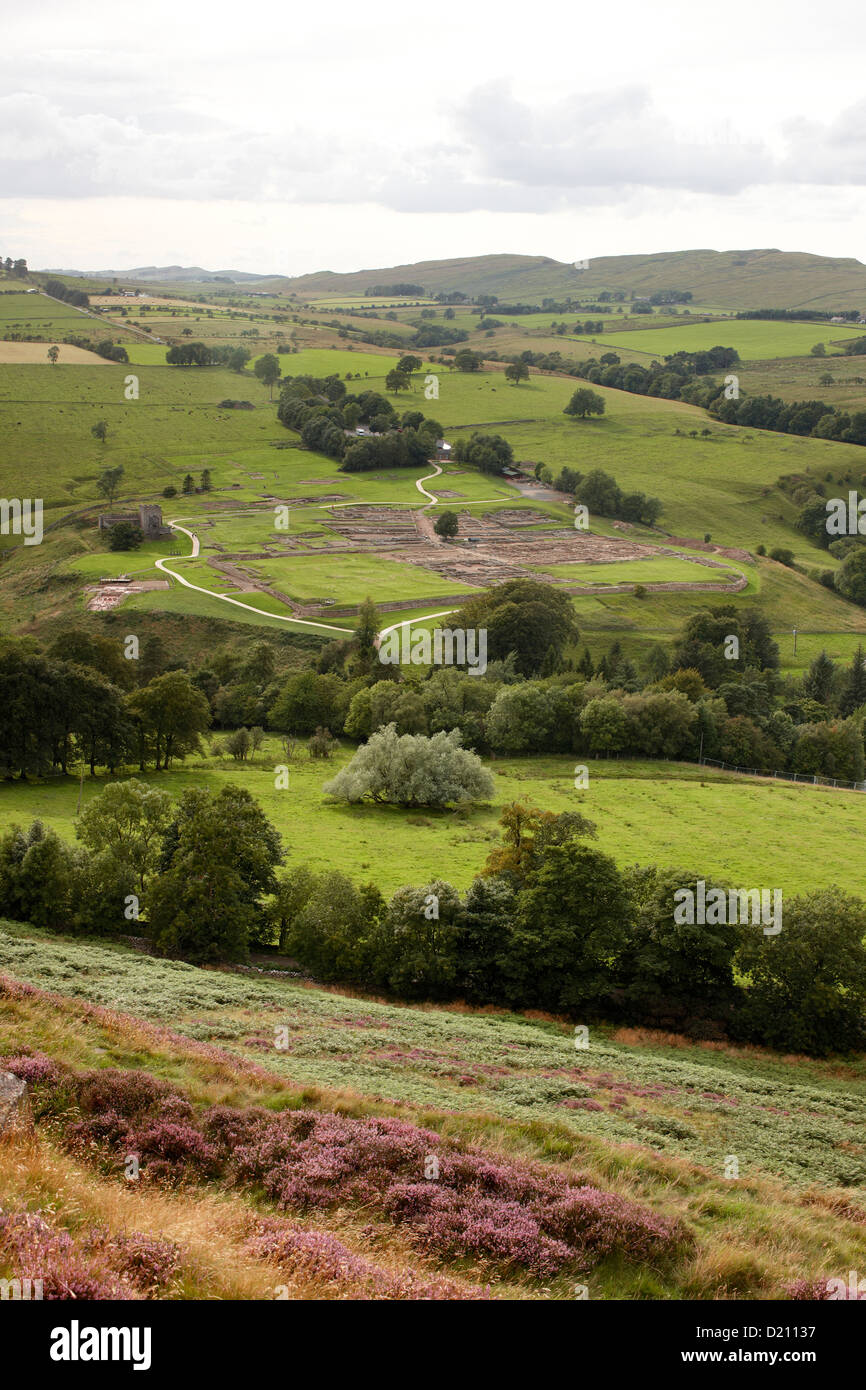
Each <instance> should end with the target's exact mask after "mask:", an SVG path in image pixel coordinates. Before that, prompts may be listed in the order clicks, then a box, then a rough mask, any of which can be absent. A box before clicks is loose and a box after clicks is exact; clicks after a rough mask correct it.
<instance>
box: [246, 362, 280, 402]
mask: <svg viewBox="0 0 866 1390" xmlns="http://www.w3.org/2000/svg"><path fill="white" fill-rule="evenodd" d="M253 371H254V372H255V374H256V376H257V377H258V378H259V381H262V382H264V384H265V386H267V387H268V390H269V392H270V395H269V397H268V399H269V400H273V399H274V385H275V383H276V382H277V381H279V379H280V377H281V376H282V367H281V366H280V359H279V358H278V357H277V356H276V355H275V354H274V353H273V352H266V353H265V354H264V356H263V357H260V358H259V360H258V361H257V362H256V364H255V366H254V367H253Z"/></svg>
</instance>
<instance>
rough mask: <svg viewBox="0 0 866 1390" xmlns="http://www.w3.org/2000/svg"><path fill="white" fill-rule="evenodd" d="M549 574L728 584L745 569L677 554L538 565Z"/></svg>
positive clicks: (576, 580) (591, 580)
mask: <svg viewBox="0 0 866 1390" xmlns="http://www.w3.org/2000/svg"><path fill="white" fill-rule="evenodd" d="M535 568H536V569H538V570H540V571H542V572H543V573H545V574H552V575H555V577H556V578H557V579H565V580H567V581H568V582H569V584H668V583H696V584H728V583H730V582H731V580H732V579H734V578H735V577H736V575H737V574H741V573H742V570H741V569H724V570H719V569H710V568H709V566H707V565H698V564H695V563H694V561H691V560H678V559H676V558H675V557H674V556H666V557H664V558H660V559H658V560H656V559H652V558H650V559H635V560H613V561H611V562H610V563H609V564H601V565H592V564H586V563H582V562H581V561H575V562H574V563H573V564H564V565H544V566H542V565H536V566H535Z"/></svg>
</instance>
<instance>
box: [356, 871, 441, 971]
mask: <svg viewBox="0 0 866 1390" xmlns="http://www.w3.org/2000/svg"><path fill="white" fill-rule="evenodd" d="M459 912H460V898H459V896H458V894H457V891H456V890H455V889H454V888H453V887H452V885H451V884H450V883H446V882H445V881H444V880H442V879H435V880H434V881H433V882H432V883H428V884H427V885H426V886H425V887H424V888H400V889H398V890H397V892H396V893H395V894H394V896H393V898H392V899H391V901H390V903H389V904H388V908H387V912H386V913H385V914H384V916H383V917H382V919H381V921H380V923H379V925H378V929H377V930H376V931H374V933H373V939H372V941H371V951H370V954H371V957H372V961H371V966H372V970H373V972H374V974H375V976H376V979H377V982H378V983H380V984H381V985H382V986H384V987H385V988H386V989H388V990H390V991H392V992H393V993H394V994H397V995H399V997H400V998H401V999H448V998H451V997H452V996H453V994H454V992H455V985H456V980H457V950H456V947H457V930H456V919H457V917H458V914H459Z"/></svg>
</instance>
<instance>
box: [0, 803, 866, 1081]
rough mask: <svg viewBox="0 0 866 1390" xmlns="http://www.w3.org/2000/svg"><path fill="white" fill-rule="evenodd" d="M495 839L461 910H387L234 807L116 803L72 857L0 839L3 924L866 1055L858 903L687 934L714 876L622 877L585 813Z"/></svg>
mask: <svg viewBox="0 0 866 1390" xmlns="http://www.w3.org/2000/svg"><path fill="white" fill-rule="evenodd" d="M500 825H501V827H502V834H501V838H500V841H499V843H498V844H497V845H496V846H495V847H494V848H493V849H492V850H491V852H490V854H489V856H488V858H487V861H486V863H485V864H484V866H483V868H482V870H481V873H480V874H479V875H478V876H476V878H475V879H474V880H473V882H472V884H471V886H470V888H469V889H468V891H467V892H466V893H465V894H463V895H461V894H460V893H459V892H458V891H457V890H456V889H455V888H454V887H453V885H452V884H450V883H449V882H448V881H447V880H443V879H435V880H433V881H432V882H430V883H427V884H425V885H423V886H420V887H411V886H407V887H404V888H401V889H398V891H397V892H396V893H394V894H393V895H392V897H391V898H390V900H388V901H386V899H385V897H384V896H383V894H382V893H381V891H380V890H379V889H378V887H377V886H376V885H375V884H372V883H367V884H364V885H361V886H357V885H356V884H354V883H353V882H352V880H351V879H349V878H348V877H347V876H346V875H344V874H342V873H340V872H338V871H329V872H326V873H322V874H317V873H314V872H312V871H311V870H310V869H309V868H308V867H307V866H306V865H303V864H299V865H296V866H295V867H293V868H290V869H288V870H285V869H283V868H282V865H283V861H284V859H285V853H286V851H285V847H284V846H283V844H282V841H281V838H280V836H279V834H278V832H277V830H276V829H275V827H274V826H273V825H272V824H271V823H270V821H269V820H268V818H267V816H266V815H265V813H264V812H263V810H262V808H261V806H260V805H259V804H258V803H257V802H256V801H255V799H254V798H253V797H252V796H251V795H250V794H249V792H247V791H245V790H244V789H243V788H237V787H224V788H223V789H222V790H221V791H219V792H218V793H216V794H213V793H209V792H207V791H205V790H203V789H198V788H197V789H190V790H187V791H185V792H184V793H183V794H182V795H181V796H180V797H179V798H177V799H174V798H172V797H170V796H168V795H167V794H166V793H165V792H162V791H159V790H157V789H154V788H152V787H150V786H148V785H146V784H144V783H141V782H136V781H131V782H124V783H112V784H109V785H108V786H107V787H106V788H105V790H104V791H103V792H102V794H101V795H100V796H99V797H98V798H96V799H95V800H94V801H92V802H91V803H90V804H89V805H88V806H87V807H86V809H85V810H84V811H83V812H82V814H81V815H80V816H79V818H78V821H77V825H76V836H77V840H78V841H79V843H78V844H76V845H68V844H66V843H65V842H64V841H62V840H61V839H60V837H59V836H58V835H57V834H56V833H55V832H54V831H52V830H50V829H46V828H45V827H44V826H43V825H42V824H41V823H40V822H38V821H37V822H34V823H33V824H32V825H31V826H30V827H29V829H27V830H23V829H21V828H19V827H13V828H12V829H10V830H9V831H8V832H7V833H6V834H5V835H4V836H3V837H2V839H0V913H2V914H3V915H5V916H7V917H10V918H12V919H13V920H16V921H27V922H32V923H33V924H34V925H35V926H38V927H43V928H48V929H51V930H55V931H72V932H79V933H97V934H102V935H121V934H123V933H127V932H130V931H132V932H134V933H136V934H139V935H140V934H141V932H142V931H143V930H145V931H146V932H147V934H148V936H149V937H150V939H151V940H152V942H153V945H154V947H155V949H156V950H157V951H158V952H159V953H160V954H163V955H168V956H173V957H181V958H183V959H186V960H190V961H193V962H196V963H219V962H224V961H226V962H233V961H235V962H237V961H243V960H245V959H246V958H247V956H248V953H249V950H250V948H251V947H259V948H262V947H268V946H270V947H273V948H276V949H278V950H279V951H281V952H283V953H285V954H288V955H289V956H290V957H292V958H293V959H295V960H296V961H297V962H298V963H299V964H300V965H301V966H302V967H303V968H304V969H306V970H308V971H309V972H310V973H311V974H312V975H313V976H314V977H315V978H316V979H317V980H319V981H322V982H325V983H339V984H346V985H351V986H354V987H360V988H362V989H367V990H374V991H376V992H384V993H386V994H389V995H392V996H394V997H396V998H399V999H401V1000H408V1001H418V1000H431V1001H436V1002H447V1001H449V1000H456V999H462V1000H465V1001H466V1002H468V1003H470V1004H472V1005H475V1006H485V1005H488V1006H489V1005H492V1006H496V1007H500V1008H509V1009H517V1010H524V1009H543V1010H546V1011H549V1012H552V1013H555V1014H565V1015H566V1016H567V1017H569V1018H570V1019H572V1020H575V1021H577V1022H581V1023H589V1022H592V1021H594V1020H610V1021H617V1022H621V1023H628V1024H632V1025H634V1024H641V1025H648V1026H652V1027H662V1028H665V1029H671V1028H675V1029H677V1030H678V1031H682V1032H686V1033H688V1034H690V1035H691V1036H694V1037H699V1038H711V1039H723V1038H733V1039H735V1040H737V1041H743V1042H750V1043H759V1044H764V1045H769V1046H772V1047H775V1048H780V1049H783V1050H786V1051H797V1052H805V1053H808V1054H811V1055H817V1056H822V1055H826V1054H828V1053H830V1052H839V1051H847V1050H850V1049H853V1048H858V1047H862V1046H863V1045H864V1043H866V1028H864V1008H866V946H864V936H866V905H864V904H863V903H862V902H861V901H860V900H858V899H857V898H854V897H852V896H850V895H849V894H846V893H845V892H843V891H842V890H840V889H838V888H834V889H828V890H823V891H817V892H812V893H808V894H805V895H802V896H799V897H794V898H793V899H789V900H787V901H786V903H785V905H784V913H783V921H782V924H781V927H782V929H781V931H780V932H779V933H777V934H774V935H772V936H768V935H767V934H766V933H765V932H764V930H763V925H764V924H763V921H762V920H755V914H754V913H752V914H751V915H750V914H749V913H748V912H745V913H743V912H742V911H735V912H734V913H733V914H731V913H729V912H726V913H724V914H722V915H723V916H724V917H725V918H726V920H724V921H715V922H710V921H708V922H706V923H700V922H699V923H692V924H690V923H688V922H687V921H683V920H682V914H679V913H677V911H676V905H677V902H678V901H679V899H680V896H681V893H682V890H686V891H694V889H695V886H696V884H698V883H699V882H703V884H704V885H705V888H706V890H707V897H708V901H709V900H710V899H709V893H710V892H711V891H712V890H714V889H721V890H722V895H723V896H722V898H721V901H722V902H723V903H727V902H728V901H730V900H731V899H730V897H729V892H728V887H727V885H726V884H724V883H723V882H721V881H720V879H719V876H718V875H716V874H713V873H711V872H709V871H703V870H700V869H699V868H695V869H691V868H689V869H685V868H681V867H676V868H668V869H660V868H658V867H657V866H654V865H642V866H634V867H631V868H628V869H625V870H621V869H619V868H618V866H617V865H616V863H615V862H614V860H613V859H612V858H611V857H610V856H609V855H607V854H604V853H602V852H601V851H600V850H598V849H597V848H596V847H595V846H594V845H593V844H592V843H591V842H592V841H593V840H594V839H595V838H596V827H595V826H594V824H593V823H592V822H591V821H588V820H587V819H586V818H585V817H584V816H583V815H582V814H580V813H579V812H574V811H571V812H564V813H562V814H559V815H554V814H552V813H550V812H544V811H541V810H540V809H539V808H537V807H534V806H532V805H531V804H528V803H526V802H514V803H511V804H510V805H507V806H506V807H505V808H504V811H503V813H502V817H501V820H500ZM734 891H735V893H736V890H734ZM716 897H717V898H718V897H719V895H718V894H716ZM718 915H719V914H716V916H718ZM707 916H708V917H709V914H707Z"/></svg>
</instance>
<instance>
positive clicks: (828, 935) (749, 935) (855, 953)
mask: <svg viewBox="0 0 866 1390" xmlns="http://www.w3.org/2000/svg"><path fill="white" fill-rule="evenodd" d="M864 938H866V907H864V904H863V903H862V902H861V901H860V900H859V899H858V898H852V897H851V896H849V895H848V894H846V893H845V892H843V891H842V889H840V888H839V887H833V888H826V889H820V890H818V891H816V892H812V893H807V894H805V895H803V896H801V897H796V898H792V899H790V900H787V901H786V902H785V903H784V912H783V924H782V930H781V931H780V932H779V933H778V935H776V936H765V935H764V934H763V929H762V927H761V926H760V925H758V926H750V927H747V928H745V929H744V933H743V943H742V946H741V948H740V951H739V953H738V957H737V967H738V970H739V971H740V972H741V973H742V974H743V975H744V976H745V978H746V996H745V1000H744V1003H743V1006H742V1008H741V1010H740V1012H739V1015H738V1019H737V1031H738V1034H739V1036H740V1037H743V1038H746V1039H748V1040H750V1041H751V1040H755V1041H758V1042H761V1043H763V1044H764V1045H765V1046H769V1047H775V1048H779V1049H781V1050H783V1051H785V1052H806V1053H808V1054H809V1055H811V1056H819V1057H820V1056H825V1055H826V1054H827V1053H830V1052H847V1051H848V1050H849V1049H852V1048H860V1047H862V1046H863V1045H864V1043H866V1029H864V1010H866V946H864Z"/></svg>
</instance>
